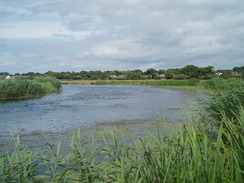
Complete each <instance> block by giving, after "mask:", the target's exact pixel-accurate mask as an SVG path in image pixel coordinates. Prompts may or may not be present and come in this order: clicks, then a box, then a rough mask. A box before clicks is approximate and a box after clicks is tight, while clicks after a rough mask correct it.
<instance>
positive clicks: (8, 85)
mask: <svg viewBox="0 0 244 183" xmlns="http://www.w3.org/2000/svg"><path fill="white" fill-rule="evenodd" d="M60 87H61V84H60V82H59V81H58V80H57V79H54V78H36V79H25V78H15V79H2V80H0V99H15V98H28V97H34V96H41V95H45V94H48V93H53V92H57V91H59V89H60Z"/></svg>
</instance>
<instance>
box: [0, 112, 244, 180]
mask: <svg viewBox="0 0 244 183" xmlns="http://www.w3.org/2000/svg"><path fill="white" fill-rule="evenodd" d="M162 122H163V123H165V121H162ZM165 125H166V126H167V123H165ZM166 126H165V128H164V132H163V133H162V132H161V131H158V133H156V134H154V133H150V132H148V136H146V137H143V138H133V137H132V138H131V141H130V143H128V141H127V140H126V138H127V137H125V136H124V134H123V133H122V132H120V131H118V130H117V129H108V130H107V133H108V134H109V135H110V138H104V139H103V140H99V142H98V141H95V140H93V141H92V142H91V143H89V144H85V143H83V142H82V138H81V134H80V131H79V130H78V131H77V132H76V133H74V134H73V137H72V139H71V143H70V148H71V150H70V153H69V154H68V155H65V156H64V155H62V153H61V144H60V143H59V144H58V145H56V146H53V145H51V144H48V143H46V146H48V148H47V149H48V150H47V151H46V152H40V151H31V150H29V149H28V148H23V147H21V145H20V143H19V138H18V137H17V138H16V140H15V151H14V152H12V153H6V154H5V155H4V156H2V157H1V158H0V181H2V182H145V183H147V182H179V183H181V182H226V183H227V182H228V183H231V182H233V183H234V182H235V183H239V182H240V183H242V181H243V173H244V172H243V168H244V167H243V162H244V159H243V158H244V151H243V148H244V147H243V144H244V137H243V135H241V134H243V129H244V110H243V109H241V110H240V114H238V119H237V121H235V122H233V121H231V120H230V119H228V118H226V117H225V116H223V119H222V121H221V125H220V127H219V128H218V129H217V131H216V134H217V136H216V138H213V137H212V136H209V130H208V128H207V127H205V126H203V125H202V119H199V118H196V119H195V120H194V121H191V122H189V123H187V124H185V125H184V126H183V127H182V128H181V130H180V132H179V133H177V134H168V133H167V127H166ZM224 126H225V127H224ZM223 136H225V137H226V138H225V139H227V140H225V141H224V140H223V139H224V138H223Z"/></svg>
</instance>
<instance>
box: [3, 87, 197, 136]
mask: <svg viewBox="0 0 244 183" xmlns="http://www.w3.org/2000/svg"><path fill="white" fill-rule="evenodd" d="M196 100H197V99H196V98H195V97H193V96H192V95H190V94H189V93H188V92H186V91H185V92H184V91H181V90H170V89H162V88H152V87H147V86H113V85H112V86H100V85H98V86H97V85H63V91H62V92H61V93H59V94H52V95H47V96H44V97H41V98H35V99H28V100H20V101H11V102H5V103H0V134H1V136H5V135H8V134H9V132H11V133H13V134H23V133H24V134H26V133H32V132H37V131H41V132H53V133H56V132H63V131H67V130H72V129H76V128H78V127H91V126H95V125H96V124H98V123H102V122H107V121H120V120H133V119H148V118H154V117H156V116H165V117H166V118H169V119H171V120H177V118H178V115H177V113H178V112H179V111H180V110H181V108H179V106H180V105H181V104H184V103H192V102H195V101H196Z"/></svg>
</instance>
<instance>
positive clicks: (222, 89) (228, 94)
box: [204, 79, 244, 121]
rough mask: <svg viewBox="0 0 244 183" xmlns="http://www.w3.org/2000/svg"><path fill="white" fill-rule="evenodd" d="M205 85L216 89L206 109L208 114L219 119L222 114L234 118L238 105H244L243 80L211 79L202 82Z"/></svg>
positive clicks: (237, 111)
mask: <svg viewBox="0 0 244 183" xmlns="http://www.w3.org/2000/svg"><path fill="white" fill-rule="evenodd" d="M204 85H205V87H208V88H211V89H215V90H218V92H217V93H215V94H214V95H213V96H212V98H211V99H210V101H209V103H208V104H207V107H206V108H207V110H208V111H209V113H210V115H211V116H212V117H214V118H215V119H217V120H218V121H220V120H221V118H222V115H225V116H226V117H227V118H229V119H234V120H236V118H237V116H236V114H238V113H239V109H240V107H242V106H244V81H243V80H227V81H226V80H221V79H212V80H209V81H207V82H205V83H204Z"/></svg>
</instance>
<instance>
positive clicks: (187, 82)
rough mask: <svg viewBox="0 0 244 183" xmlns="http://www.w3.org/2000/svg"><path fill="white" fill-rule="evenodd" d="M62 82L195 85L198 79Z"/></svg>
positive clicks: (79, 81) (68, 82)
mask: <svg viewBox="0 0 244 183" xmlns="http://www.w3.org/2000/svg"><path fill="white" fill-rule="evenodd" d="M60 82H61V83H62V84H96V85H141V86H196V85H197V84H198V83H200V82H201V81H200V80H195V79H192V80H191V79H189V80H166V79H161V80H155V79H151V80H60Z"/></svg>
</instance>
